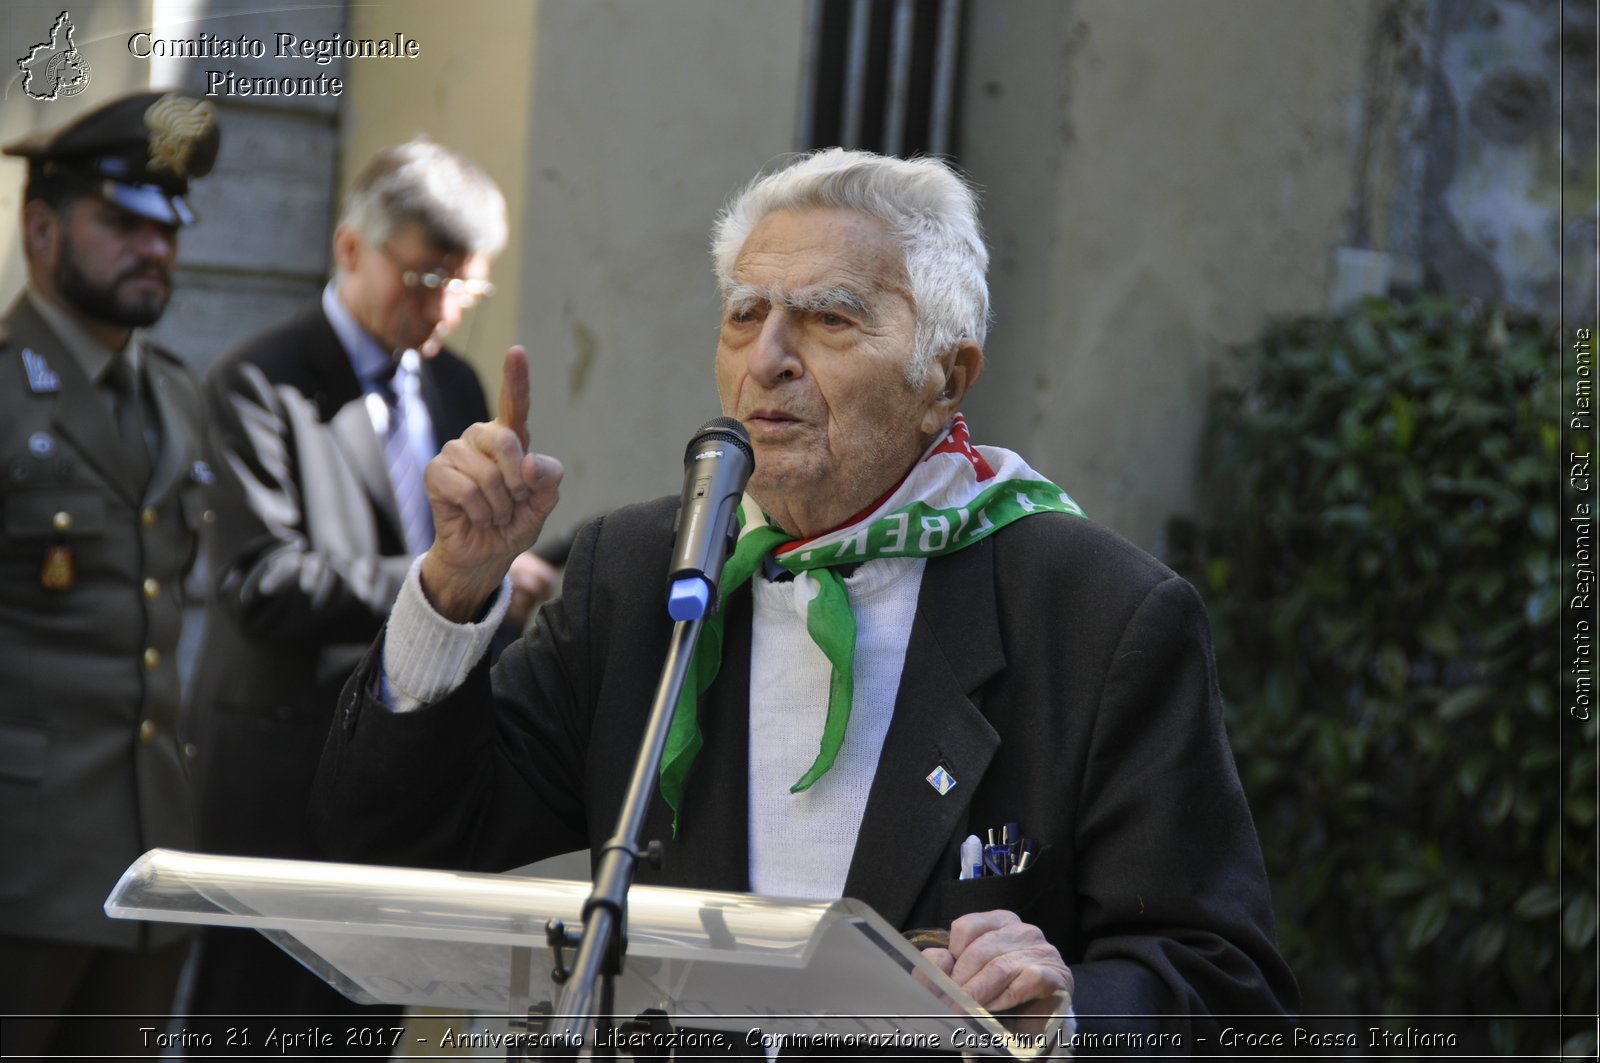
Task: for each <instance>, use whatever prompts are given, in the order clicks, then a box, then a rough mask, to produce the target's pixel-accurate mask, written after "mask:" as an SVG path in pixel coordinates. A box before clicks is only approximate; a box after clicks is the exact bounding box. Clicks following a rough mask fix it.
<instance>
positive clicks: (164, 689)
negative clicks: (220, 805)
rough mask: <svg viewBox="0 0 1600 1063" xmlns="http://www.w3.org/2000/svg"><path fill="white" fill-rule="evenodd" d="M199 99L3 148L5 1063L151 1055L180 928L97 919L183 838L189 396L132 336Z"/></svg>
mask: <svg viewBox="0 0 1600 1063" xmlns="http://www.w3.org/2000/svg"><path fill="white" fill-rule="evenodd" d="M219 143H220V133H219V131H218V128H217V122H216V117H215V115H214V113H213V112H212V109H211V107H210V105H209V104H206V103H204V102H202V101H198V100H193V99H190V98H188V97H185V96H181V95H177V94H172V93H161V92H144V93H139V94H136V95H133V96H127V97H123V98H121V99H117V100H113V101H111V102H110V103H107V104H105V105H103V106H101V107H99V108H97V109H95V110H93V111H91V112H89V113H88V114H85V115H83V116H81V117H79V118H78V119H77V120H76V121H73V122H71V123H69V124H67V125H65V126H63V127H61V128H58V129H54V130H49V131H44V132H40V133H36V134H34V135H32V136H30V137H27V138H25V139H23V140H20V141H17V142H15V143H12V144H8V145H7V146H6V147H5V149H4V150H5V154H7V155H13V156H20V157H22V158H25V159H27V160H28V177H27V188H26V190H25V192H24V196H23V198H24V203H23V208H22V235H23V246H24V251H25V253H26V256H27V263H28V284H27V288H26V289H25V290H24V291H23V293H22V295H21V296H19V297H18V298H17V300H16V301H15V302H14V303H12V305H11V308H10V309H9V310H7V311H6V313H5V317H4V318H3V319H0V375H3V377H4V385H3V386H0V514H3V518H4V531H3V534H0V853H4V854H5V855H4V860H3V864H0V866H3V868H4V870H0V970H3V971H5V972H6V974H5V977H3V978H0V1012H4V1013H7V1014H21V1015H30V1014H31V1015H37V1016H41V1018H39V1019H36V1020H29V1019H25V1018H24V1019H10V1018H8V1019H7V1020H6V1024H5V1027H6V1028H5V1050H6V1052H7V1054H11V1053H13V1052H15V1053H16V1054H18V1055H22V1056H32V1055H39V1054H47V1053H48V1054H63V1053H79V1052H81V1053H84V1054H86V1055H90V1056H102V1055H105V1054H124V1053H127V1054H153V1048H152V1046H150V1045H148V1044H143V1043H142V1039H141V1038H139V1037H138V1036H137V1034H136V1029H135V1026H136V1024H135V1023H134V1022H132V1021H129V1022H119V1023H95V1022H92V1021H89V1020H75V1021H56V1020H55V1019H53V1018H44V1017H48V1016H61V1015H85V1014H87V1015H93V1014H97V1013H101V1014H105V1013H110V1014H126V1013H138V1014H143V1015H146V1016H149V1015H163V1014H166V1013H168V1012H169V1011H170V1010H171V1006H172V998H173V990H174V988H175V986H176V984H177V977H178V972H179V970H180V969H181V967H182V964H183V961H184V957H185V956H186V954H187V952H188V939H187V936H186V935H185V934H183V933H182V932H181V931H180V930H179V928H176V927H173V926H170V925H166V924H148V925H147V924H141V923H132V922H118V921H116V920H112V919H108V918H107V917H106V915H105V912H104V910H103V909H102V907H101V906H102V905H103V904H104V903H105V899H106V896H107V895H108V894H109V893H110V892H111V888H112V887H113V886H115V885H116V883H117V879H118V878H119V877H120V876H121V874H122V872H123V871H124V870H125V869H126V868H127V867H128V865H129V864H130V863H132V862H133V861H134V860H135V859H136V858H137V857H138V856H139V855H140V854H141V853H143V852H144V851H145V850H147V849H150V848H153V847H156V846H171V847H176V848H192V847H193V844H194V829H193V822H192V813H191V808H192V802H193V796H192V794H191V793H190V790H189V777H188V775H189V765H188V764H187V762H186V761H187V759H188V758H187V755H186V751H185V749H184V748H183V746H182V745H181V743H180V741H179V738H178V703H179V693H178V687H179V680H178V669H177V647H178V632H179V626H180V622H181V619H182V615H183V577H184V574H185V572H187V571H188V569H189V566H190V564H191V563H192V562H193V560H194V557H195V554H196V550H197V544H198V539H199V535H200V531H201V528H202V525H203V524H204V522H205V520H206V518H207V516H208V508H207V506H208V499H207V485H208V484H209V482H210V480H211V472H210V469H209V467H208V466H207V464H206V462H205V460H204V457H203V455H204V443H205V430H204V426H203V404H202V402H201V398H200V389H199V386H198V384H197V383H196V381H195V380H194V378H193V377H192V376H191V375H190V373H189V372H188V370H187V369H186V368H185V367H184V365H183V363H182V362H181V361H179V359H178V358H177V357H175V356H174V355H172V354H170V353H169V352H167V351H165V350H163V349H161V348H160V347H158V346H156V345H155V344H154V343H152V342H151V341H150V340H149V338H148V336H147V335H146V334H145V332H144V329H145V328H146V327H147V326H150V325H153V324H155V322H156V321H157V320H158V319H159V318H160V317H161V314H162V312H163V310H164V309H165V308H166V305H167V300H168V298H169V297H170V296H171V294H172V271H173V267H174V265H175V262H176V258H177V251H178V234H179V231H180V230H181V229H182V228H183V227H184V226H186V225H188V224H190V223H192V222H193V221H194V220H195V215H194V212H193V211H192V210H191V209H190V207H189V205H188V203H187V201H186V199H185V196H186V195H187V193H188V187H189V181H190V179H191V178H195V177H199V176H202V175H204V174H205V173H207V172H209V171H210V169H211V166H212V163H213V162H214V160H215V159H216V155H217V148H218V145H219Z"/></svg>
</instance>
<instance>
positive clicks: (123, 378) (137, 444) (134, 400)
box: [106, 355, 150, 498]
mask: <svg viewBox="0 0 1600 1063" xmlns="http://www.w3.org/2000/svg"><path fill="white" fill-rule="evenodd" d="M106 382H107V383H108V384H109V385H110V386H111V391H112V394H113V395H114V396H115V398H116V414H117V434H118V435H119V436H120V437H121V439H122V459H123V464H124V465H125V466H126V468H127V470H128V484H129V486H131V487H132V488H133V493H134V494H135V495H137V496H139V497H140V498H143V497H144V491H145V488H146V487H149V486H150V443H149V440H148V439H146V437H145V427H144V403H143V402H142V401H141V400H140V397H139V378H138V374H136V373H135V372H134V371H133V366H132V365H131V364H130V363H129V361H128V358H127V357H126V356H125V355H118V356H117V357H115V358H113V359H112V360H111V367H110V368H109V369H107V370H106Z"/></svg>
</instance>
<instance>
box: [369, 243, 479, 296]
mask: <svg viewBox="0 0 1600 1063" xmlns="http://www.w3.org/2000/svg"><path fill="white" fill-rule="evenodd" d="M380 250H382V251H383V257H384V258H387V259H388V260H389V261H390V262H393V263H394V264H395V265H396V266H398V267H399V268H400V283H401V284H403V285H405V287H406V289H407V290H408V291H413V292H414V291H417V290H418V289H419V288H420V289H425V290H427V291H430V292H444V294H446V295H448V296H450V297H451V298H453V299H455V301H456V302H458V303H460V304H461V306H462V308H463V309H468V310H470V309H471V308H472V307H474V306H476V305H477V304H478V302H479V301H480V300H483V299H487V298H489V296H491V295H493V294H494V285H493V284H490V283H489V282H488V281H484V280H473V279H469V278H467V277H452V276H451V275H450V274H448V273H446V272H445V271H444V270H439V269H430V270H420V269H411V268H410V267H408V266H407V265H406V264H405V263H404V262H402V261H400V260H399V259H398V258H396V257H395V255H394V252H392V251H390V250H389V249H388V247H383V248H380Z"/></svg>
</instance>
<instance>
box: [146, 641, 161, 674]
mask: <svg viewBox="0 0 1600 1063" xmlns="http://www.w3.org/2000/svg"><path fill="white" fill-rule="evenodd" d="M160 663H161V651H160V650H158V649H156V648H155V647H154V646H151V647H150V648H149V649H147V650H145V651H144V670H145V671H147V672H153V671H155V670H156V665H158V664H160Z"/></svg>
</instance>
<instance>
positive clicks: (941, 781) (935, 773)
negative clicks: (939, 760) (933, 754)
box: [928, 764, 956, 797]
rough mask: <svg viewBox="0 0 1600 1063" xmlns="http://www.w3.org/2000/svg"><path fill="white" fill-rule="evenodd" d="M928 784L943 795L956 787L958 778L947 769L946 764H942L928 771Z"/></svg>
mask: <svg viewBox="0 0 1600 1063" xmlns="http://www.w3.org/2000/svg"><path fill="white" fill-rule="evenodd" d="M928 785H929V786H931V787H933V788H934V789H935V790H938V791H939V796H940V797H943V796H944V795H945V794H947V793H949V792H950V791H951V790H954V789H955V788H956V779H955V776H954V775H951V774H950V773H949V772H948V771H945V770H944V765H943V764H941V765H939V766H938V767H937V768H934V769H933V770H932V771H930V772H929V773H928Z"/></svg>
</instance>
